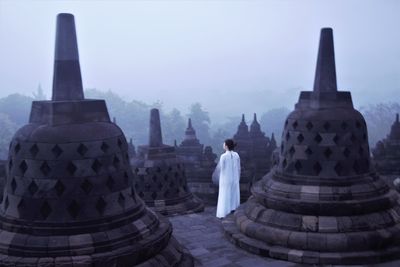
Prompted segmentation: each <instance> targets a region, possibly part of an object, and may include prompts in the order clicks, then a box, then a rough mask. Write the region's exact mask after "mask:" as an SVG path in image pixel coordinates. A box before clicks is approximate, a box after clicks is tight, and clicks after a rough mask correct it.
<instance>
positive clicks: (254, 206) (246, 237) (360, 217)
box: [223, 28, 400, 265]
mask: <svg viewBox="0 0 400 267" xmlns="http://www.w3.org/2000/svg"><path fill="white" fill-rule="evenodd" d="M370 165H371V164H370V155H369V146H368V137H367V128H366V124H365V120H364V118H363V116H362V115H361V114H360V113H359V112H358V111H357V110H355V109H354V108H353V104H352V99H351V94H350V92H343V91H337V86H336V71H335V59H334V48H333V34H332V29H329V28H325V29H322V31H321V38H320V44H319V52H318V60H317V68H316V75H315V82H314V90H313V91H312V92H310V91H306V92H301V94H300V98H299V101H298V103H297V104H296V106H295V110H294V111H293V112H291V113H290V114H289V115H288V117H287V119H286V121H285V123H284V129H283V134H282V144H281V147H280V154H279V163H278V165H277V166H276V167H274V168H273V169H272V170H271V171H270V172H269V173H268V174H267V175H266V176H265V177H263V178H262V180H261V181H259V182H258V183H256V184H255V185H254V186H253V187H252V197H251V198H250V199H249V200H248V201H247V202H246V203H245V204H243V205H241V206H240V207H239V208H238V209H237V210H236V212H235V213H234V215H230V216H228V217H227V218H226V219H225V220H224V221H223V225H224V229H225V231H226V235H227V237H228V238H229V239H230V240H231V241H232V242H233V243H235V244H236V245H238V246H240V247H241V248H243V249H246V250H248V251H250V252H252V253H257V254H260V255H263V256H269V257H273V258H278V259H283V260H289V261H293V262H298V263H307V264H323V265H326V264H371V263H376V262H382V261H387V260H391V259H394V258H398V257H400V253H399V252H400V223H399V220H400V207H399V195H398V194H397V193H396V192H395V191H393V190H392V189H390V188H389V187H388V186H387V185H386V184H385V183H384V182H383V181H382V179H381V178H380V177H379V176H378V175H377V174H376V173H374V171H373V169H372V168H371V166H370Z"/></svg>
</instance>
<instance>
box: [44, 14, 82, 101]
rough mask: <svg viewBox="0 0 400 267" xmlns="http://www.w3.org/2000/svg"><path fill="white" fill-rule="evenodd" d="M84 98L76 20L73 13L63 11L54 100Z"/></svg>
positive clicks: (56, 51)
mask: <svg viewBox="0 0 400 267" xmlns="http://www.w3.org/2000/svg"><path fill="white" fill-rule="evenodd" d="M82 99H84V95H83V86H82V77H81V69H80V65H79V54H78V43H77V39H76V31H75V20H74V16H73V15H72V14H67V13H61V14H58V16H57V28H56V44H55V53H54V73H53V96H52V100H53V101H65V100H82Z"/></svg>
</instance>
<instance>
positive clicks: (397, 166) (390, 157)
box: [372, 114, 400, 175]
mask: <svg viewBox="0 0 400 267" xmlns="http://www.w3.org/2000/svg"><path fill="white" fill-rule="evenodd" d="M372 154H373V155H374V163H375V167H376V168H377V170H378V171H379V173H382V174H388V175H400V122H399V114H396V120H395V121H394V123H393V124H392V127H391V129H390V133H389V134H388V136H387V137H386V138H385V139H383V140H381V141H379V142H378V143H377V144H376V146H375V148H374V149H373V150H372Z"/></svg>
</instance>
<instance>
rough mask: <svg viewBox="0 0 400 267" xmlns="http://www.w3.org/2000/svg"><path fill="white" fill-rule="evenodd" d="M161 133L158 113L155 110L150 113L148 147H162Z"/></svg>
mask: <svg viewBox="0 0 400 267" xmlns="http://www.w3.org/2000/svg"><path fill="white" fill-rule="evenodd" d="M162 144H163V141H162V132H161V122H160V111H159V110H158V109H156V108H153V109H151V111H150V135H149V146H150V147H159V146H162Z"/></svg>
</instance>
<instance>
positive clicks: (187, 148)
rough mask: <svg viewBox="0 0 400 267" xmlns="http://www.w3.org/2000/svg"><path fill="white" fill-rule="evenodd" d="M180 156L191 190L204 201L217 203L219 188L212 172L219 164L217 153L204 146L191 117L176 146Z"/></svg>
mask: <svg viewBox="0 0 400 267" xmlns="http://www.w3.org/2000/svg"><path fill="white" fill-rule="evenodd" d="M176 153H177V156H178V158H179V159H180V160H181V162H183V164H184V165H185V173H186V177H187V183H188V187H189V189H190V191H191V192H193V193H195V194H196V195H197V196H199V197H201V198H202V200H203V201H207V202H208V203H210V204H214V205H215V204H216V200H217V196H218V188H217V187H216V186H215V185H213V183H212V179H211V177H212V173H213V171H214V169H215V166H216V165H217V164H216V162H215V160H216V158H217V155H215V154H214V153H213V151H212V148H211V147H210V146H206V147H204V145H203V144H201V143H200V141H199V139H197V136H196V131H195V129H194V128H193V125H192V121H191V119H190V118H189V120H188V127H187V129H186V131H185V137H184V139H183V141H182V143H181V144H180V145H179V146H176Z"/></svg>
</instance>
